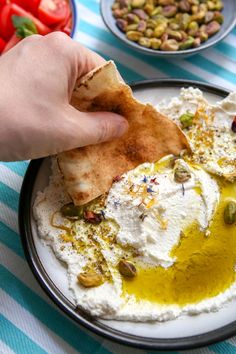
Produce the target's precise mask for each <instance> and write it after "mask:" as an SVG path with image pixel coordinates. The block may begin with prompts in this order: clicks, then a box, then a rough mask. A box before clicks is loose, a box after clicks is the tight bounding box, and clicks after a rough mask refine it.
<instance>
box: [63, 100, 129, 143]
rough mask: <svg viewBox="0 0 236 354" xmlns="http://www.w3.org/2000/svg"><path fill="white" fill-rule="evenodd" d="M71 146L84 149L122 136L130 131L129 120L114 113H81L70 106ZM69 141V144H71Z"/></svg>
mask: <svg viewBox="0 0 236 354" xmlns="http://www.w3.org/2000/svg"><path fill="white" fill-rule="evenodd" d="M68 116H69V121H70V124H69V125H70V132H68V133H69V135H70V138H69V139H68V140H69V141H70V145H71V144H72V145H73V147H70V148H75V147H82V146H86V145H93V144H98V143H102V142H104V141H108V140H112V139H115V138H118V137H120V136H122V135H123V134H124V133H125V132H126V131H127V129H128V122H127V120H126V119H125V118H124V117H122V116H120V115H119V114H116V113H112V112H90V113H86V112H80V111H78V110H77V109H75V108H73V107H72V106H69V114H68ZM69 141H68V143H69Z"/></svg>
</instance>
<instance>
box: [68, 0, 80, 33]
mask: <svg viewBox="0 0 236 354" xmlns="http://www.w3.org/2000/svg"><path fill="white" fill-rule="evenodd" d="M69 3H70V8H71V13H72V28H71V32H70V37H71V38H73V37H74V34H75V28H76V23H77V21H78V16H77V10H76V5H75V0H69Z"/></svg>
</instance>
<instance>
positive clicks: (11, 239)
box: [0, 221, 24, 258]
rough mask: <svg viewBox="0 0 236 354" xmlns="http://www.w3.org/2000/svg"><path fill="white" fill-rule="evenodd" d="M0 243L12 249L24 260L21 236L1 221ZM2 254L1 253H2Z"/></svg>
mask: <svg viewBox="0 0 236 354" xmlns="http://www.w3.org/2000/svg"><path fill="white" fill-rule="evenodd" d="M0 242H2V243H3V244H4V245H5V246H7V247H8V248H10V249H11V250H12V251H13V252H14V253H16V254H17V255H18V256H20V257H22V258H24V251H23V248H22V246H21V242H20V237H19V235H18V234H17V233H16V232H14V231H13V230H11V229H10V228H9V227H8V226H7V225H5V224H3V223H2V222H1V221H0ZM0 252H1V251H0Z"/></svg>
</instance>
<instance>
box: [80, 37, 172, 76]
mask: <svg viewBox="0 0 236 354" xmlns="http://www.w3.org/2000/svg"><path fill="white" fill-rule="evenodd" d="M75 40H77V41H78V42H80V43H82V44H84V45H86V46H88V47H90V48H92V49H93V50H97V51H99V52H100V53H103V54H105V55H107V56H109V57H112V58H113V59H114V60H115V61H117V62H119V63H121V64H122V65H124V66H126V67H127V68H128V69H130V70H132V71H134V72H137V73H140V74H141V75H145V77H146V78H150V79H151V78H154V77H157V76H159V77H162V78H164V77H168V76H167V75H166V74H164V73H163V72H161V71H160V70H158V69H156V68H154V67H153V66H151V65H149V64H147V63H145V62H143V61H142V60H139V59H136V58H135V57H133V56H132V55H129V54H126V53H125V52H122V51H121V50H119V49H117V48H115V47H113V46H111V45H109V44H107V43H105V42H102V41H101V40H99V39H97V38H94V37H91V36H89V35H88V34H86V33H84V32H81V31H78V32H77V33H76V35H75ZM134 68H135V69H134ZM134 80H135V78H134Z"/></svg>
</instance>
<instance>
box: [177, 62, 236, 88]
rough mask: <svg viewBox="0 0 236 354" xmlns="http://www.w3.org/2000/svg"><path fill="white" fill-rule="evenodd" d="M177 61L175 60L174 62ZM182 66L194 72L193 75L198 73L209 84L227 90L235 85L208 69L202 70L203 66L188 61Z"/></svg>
mask: <svg viewBox="0 0 236 354" xmlns="http://www.w3.org/2000/svg"><path fill="white" fill-rule="evenodd" d="M176 63H177V62H176ZM182 67H183V68H184V69H186V70H188V71H189V72H192V73H194V74H195V75H198V76H199V77H201V78H202V79H203V80H205V81H208V82H209V83H211V84H214V85H217V86H222V87H224V88H226V89H228V90H231V91H234V90H235V85H234V84H233V83H230V82H229V81H227V80H225V79H223V78H221V77H219V76H217V75H214V74H211V73H209V72H208V71H206V70H204V69H203V67H201V68H200V67H199V66H196V65H193V64H191V63H190V62H187V61H184V65H182Z"/></svg>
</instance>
